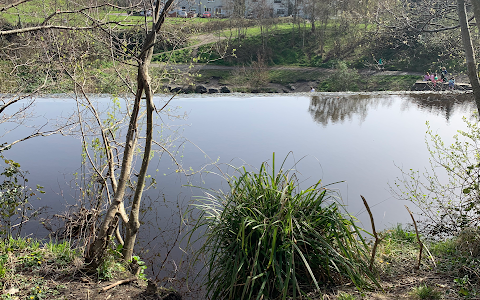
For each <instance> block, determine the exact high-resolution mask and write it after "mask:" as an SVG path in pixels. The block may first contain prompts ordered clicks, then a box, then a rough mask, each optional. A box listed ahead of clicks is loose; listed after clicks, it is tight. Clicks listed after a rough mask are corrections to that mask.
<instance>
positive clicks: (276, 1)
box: [273, 0, 282, 3]
mask: <svg viewBox="0 0 480 300" xmlns="http://www.w3.org/2000/svg"><path fill="white" fill-rule="evenodd" d="M273 3H282V0H273Z"/></svg>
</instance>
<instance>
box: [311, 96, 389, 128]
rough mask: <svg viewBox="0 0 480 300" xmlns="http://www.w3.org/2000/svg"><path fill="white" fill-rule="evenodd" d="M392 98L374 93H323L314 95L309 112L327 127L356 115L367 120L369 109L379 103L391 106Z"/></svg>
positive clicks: (362, 119) (315, 119) (316, 120)
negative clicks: (334, 94)
mask: <svg viewBox="0 0 480 300" xmlns="http://www.w3.org/2000/svg"><path fill="white" fill-rule="evenodd" d="M392 103H393V99H392V98H385V96H382V97H378V96H377V97H376V96H372V95H338V96H332V95H322V96H312V98H311V99H310V105H309V107H308V112H309V113H310V115H311V116H312V118H313V120H314V121H315V122H317V123H320V124H322V125H323V126H324V127H326V126H327V125H328V124H329V123H333V124H335V123H343V122H344V121H345V120H351V119H352V118H353V117H354V116H357V117H359V118H360V122H363V121H365V118H366V117H367V113H368V110H369V109H372V108H376V107H378V105H382V106H385V107H389V106H391V105H392Z"/></svg>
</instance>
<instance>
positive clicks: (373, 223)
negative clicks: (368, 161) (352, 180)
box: [360, 195, 381, 271]
mask: <svg viewBox="0 0 480 300" xmlns="http://www.w3.org/2000/svg"><path fill="white" fill-rule="evenodd" d="M360 197H362V200H363V204H364V205H365V208H366V209H367V212H368V215H369V216H370V222H371V223H372V231H373V236H374V237H375V243H374V244H373V248H372V257H371V258H370V265H369V266H368V269H369V270H370V271H372V268H373V261H374V260H375V254H376V253H377V246H378V243H380V241H381V239H380V238H378V234H377V231H376V230H375V221H374V219H373V215H372V211H371V210H370V207H369V206H368V203H367V200H365V198H364V197H363V196H362V195H360Z"/></svg>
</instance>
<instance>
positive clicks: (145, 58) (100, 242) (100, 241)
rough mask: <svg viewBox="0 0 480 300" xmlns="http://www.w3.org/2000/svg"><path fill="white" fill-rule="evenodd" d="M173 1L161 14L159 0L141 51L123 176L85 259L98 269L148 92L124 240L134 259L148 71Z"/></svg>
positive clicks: (149, 122) (150, 97) (145, 157)
mask: <svg viewBox="0 0 480 300" xmlns="http://www.w3.org/2000/svg"><path fill="white" fill-rule="evenodd" d="M172 3H173V0H168V1H167V2H166V3H165V6H164V8H163V10H162V12H161V13H160V5H161V3H160V1H157V5H156V7H155V13H154V15H153V26H152V30H151V31H150V32H149V33H148V35H147V37H146V39H145V42H144V44H143V47H142V51H141V52H140V54H139V55H138V57H137V61H138V73H137V90H136V94H135V102H134V106H133V110H132V114H131V116H130V123H129V127H128V132H127V136H126V142H125V151H124V156H123V161H122V168H121V172H120V177H119V180H118V186H117V190H116V192H115V195H114V199H113V201H112V204H111V205H110V206H109V208H108V210H107V213H106V215H105V218H104V220H103V222H102V224H101V226H100V230H99V233H98V235H97V238H96V239H95V241H94V242H93V243H92V244H91V245H90V247H89V249H88V252H87V254H86V257H85V262H86V263H87V264H88V265H89V268H91V269H96V268H97V267H98V266H99V265H100V264H101V263H102V262H103V259H104V254H105V250H106V248H107V246H108V241H109V236H110V235H111V234H112V233H113V232H114V231H115V228H114V227H116V222H114V221H115V219H116V215H117V213H119V212H120V211H122V209H123V201H124V196H125V188H126V183H127V181H128V179H129V178H130V172H131V169H132V160H133V153H134V149H135V145H136V141H137V127H138V124H137V121H138V113H139V110H140V102H141V100H142V95H143V93H144V92H145V96H146V102H147V103H146V106H147V138H146V141H145V146H144V153H143V161H142V166H141V168H140V174H139V176H138V181H137V186H136V189H135V196H134V200H133V203H132V211H131V213H130V218H129V220H128V223H127V224H126V227H127V230H126V231H127V236H126V240H125V243H124V249H123V254H124V259H126V260H127V261H128V260H131V256H132V253H133V247H134V245H135V239H136V235H137V232H138V229H139V227H140V222H139V209H140V201H141V197H142V193H143V187H144V185H145V177H146V174H147V169H148V160H149V156H150V151H151V145H152V128H153V110H154V106H153V92H152V89H151V87H150V81H151V78H150V75H149V74H148V66H149V65H150V61H151V59H152V54H153V46H154V44H155V41H156V36H157V33H158V32H159V31H160V28H161V27H162V25H163V22H164V21H165V15H166V13H167V12H168V11H169V9H170V7H171V5H172Z"/></svg>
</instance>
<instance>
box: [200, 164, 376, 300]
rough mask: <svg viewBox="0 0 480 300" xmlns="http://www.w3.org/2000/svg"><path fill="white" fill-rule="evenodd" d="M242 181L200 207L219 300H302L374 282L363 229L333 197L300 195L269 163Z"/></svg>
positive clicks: (315, 192)
mask: <svg viewBox="0 0 480 300" xmlns="http://www.w3.org/2000/svg"><path fill="white" fill-rule="evenodd" d="M240 173H241V174H240V176H239V177H238V178H235V177H234V178H231V180H230V188H231V190H230V191H229V192H228V193H226V194H224V193H221V192H219V193H218V194H217V195H215V196H214V195H211V194H208V195H207V197H205V198H201V199H199V201H200V203H201V204H198V205H196V207H198V208H200V209H201V210H202V211H203V213H202V215H201V217H200V219H199V221H198V224H197V226H196V229H205V230H206V231H205V233H204V236H203V237H202V239H205V240H204V241H203V242H204V244H203V246H202V248H201V249H200V250H199V253H204V254H206V255H207V257H208V258H207V275H206V277H205V281H206V286H207V289H208V292H209V293H210V295H211V296H212V298H213V299H261V298H265V299H275V298H283V299H285V298H286V297H287V296H293V297H294V298H295V296H298V295H300V294H304V293H306V292H308V291H309V290H311V289H312V287H316V289H319V288H320V286H324V285H328V284H339V283H343V282H346V281H352V282H353V283H354V284H355V285H356V286H357V287H358V288H364V287H366V286H368V285H369V284H371V283H372V282H375V276H374V274H373V273H372V272H370V271H369V269H368V253H367V252H368V250H367V249H368V248H367V246H366V244H365V242H364V241H363V239H362V237H361V233H360V231H361V229H360V228H358V227H357V226H356V225H355V223H354V220H353V219H352V217H351V216H349V215H348V214H346V213H344V212H342V210H343V208H342V206H341V205H340V204H338V202H337V201H336V199H335V194H334V193H333V192H332V191H331V190H328V189H326V188H323V187H322V186H321V182H318V183H317V184H315V185H314V186H312V187H310V188H308V189H306V190H304V191H300V190H299V187H298V182H297V180H296V176H295V174H292V173H290V172H288V171H285V170H283V169H281V170H280V171H279V172H278V173H275V166H273V167H272V169H271V170H269V168H268V166H267V164H266V163H263V164H262V165H261V167H260V169H259V171H258V172H257V173H255V172H247V171H246V170H245V169H243V170H240Z"/></svg>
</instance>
